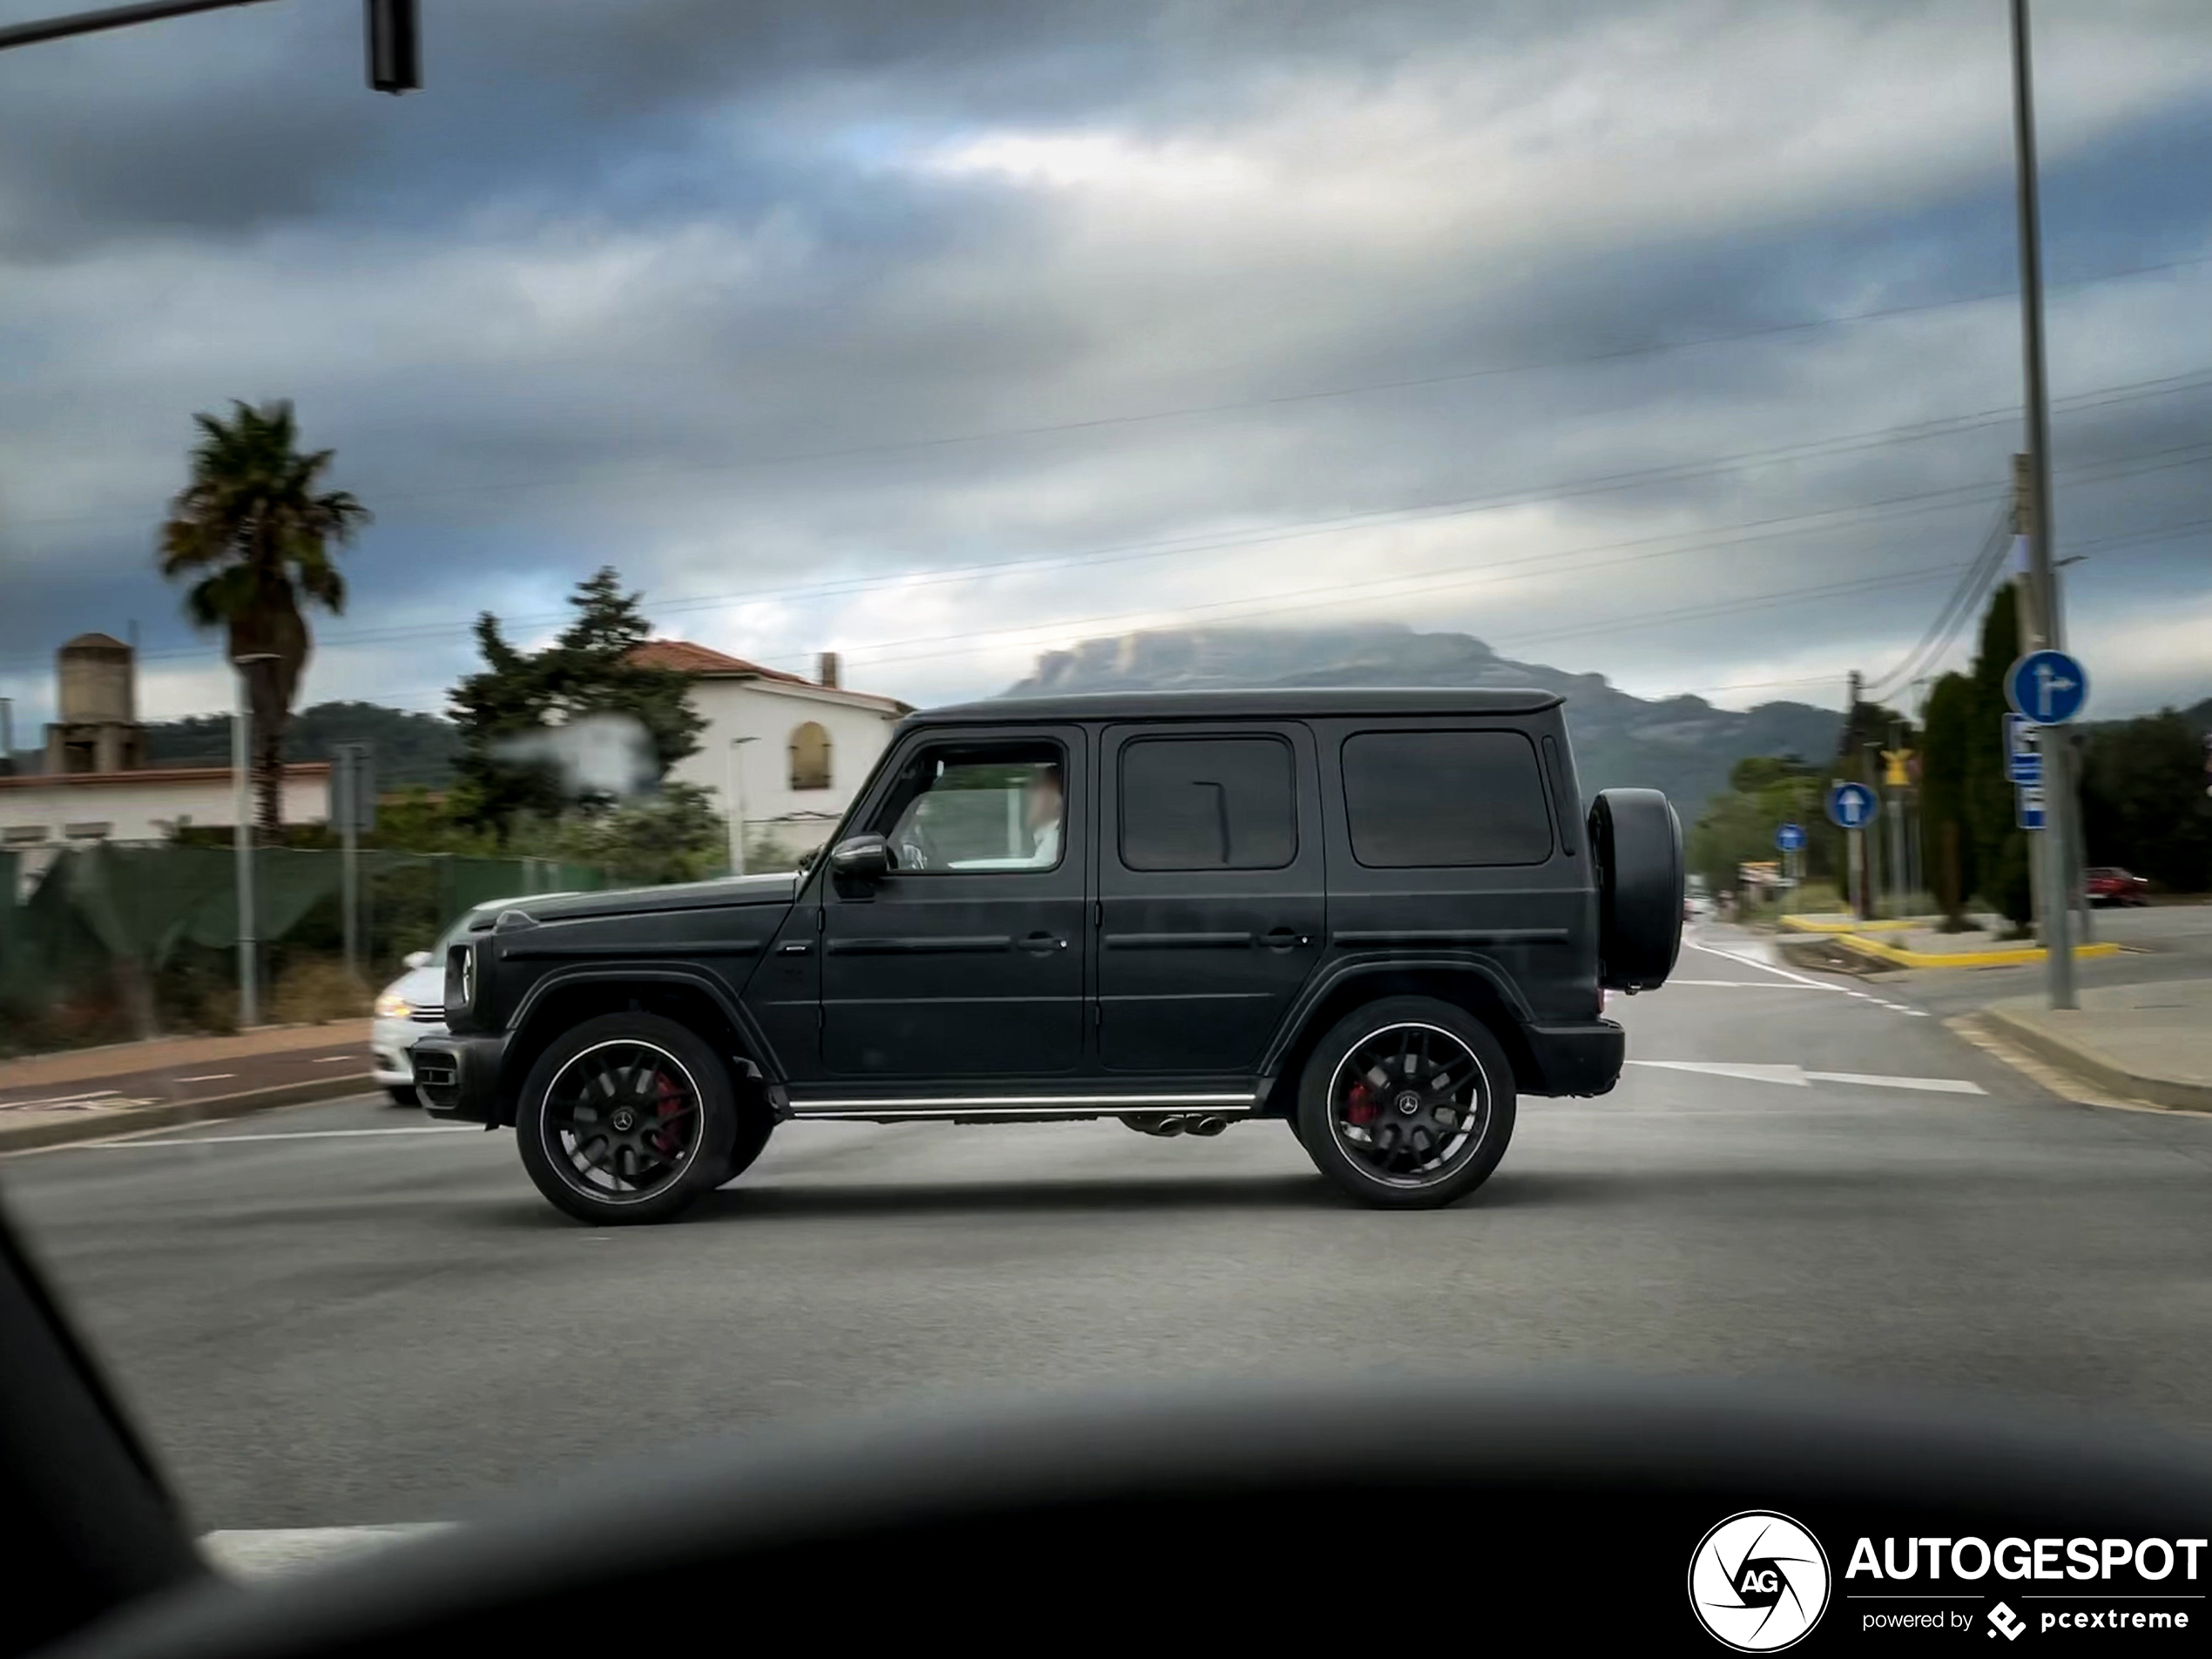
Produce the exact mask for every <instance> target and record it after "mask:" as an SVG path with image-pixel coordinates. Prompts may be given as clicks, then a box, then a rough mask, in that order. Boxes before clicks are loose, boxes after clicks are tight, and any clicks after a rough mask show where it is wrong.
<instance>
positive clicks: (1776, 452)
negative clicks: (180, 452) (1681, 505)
mask: <svg viewBox="0 0 2212 1659" xmlns="http://www.w3.org/2000/svg"><path fill="white" fill-rule="evenodd" d="M2205 387H2212V368H2197V369H2193V370H2189V371H2187V372H2184V373H2182V374H2168V375H2162V376H2160V377H2158V378H2157V379H2155V380H2148V381H2124V382H2120V383H2118V384H2115V385H2113V386H2106V387H2094V388H2088V389H2087V390H2085V391H2083V392H2080V393H2078V394H2076V395H2074V397H2073V398H2069V399H2066V400H2062V401H2061V404H2060V407H2061V408H2065V409H2066V410H2067V412H2068V413H2074V412H2075V411H2076V410H2079V409H2087V408H2105V407H2110V406H2112V405H2114V404H2118V403H2123V402H2131V401H2140V400H2142V399H2145V398H2155V397H2166V396H2172V395H2176V394H2179V393H2183V392H2188V391H2194V390H2197V389H2201V388H2205ZM2018 418H2019V415H2018V411H2017V410H2016V409H2013V408H1995V409H1984V410H1976V411H1973V412H1971V413H1968V414H1963V415H1945V416H1937V417H1932V418H1931V419H1929V420H1925V421H1908V422H1903V423H1900V424H1898V425H1894V426H1888V427H1876V428H1865V429H1862V430H1858V431H1854V432H1847V433H1838V434H1833V435H1830V436H1828V437H1825V438H1818V439H1810V440H1804V441H1802V442H1797V443H1790V444H1779V445H1774V446H1770V447H1768V448H1761V449H1750V450H1743V451H1738V452H1737V453H1735V454H1732V455H1721V456H1717V457H1714V458H1712V459H1710V460H1707V461H1703V462H1671V463H1667V464H1664V465H1661V466H1657V467H1649V468H1642V469H1631V470H1628V471H1622V472H1613V473H1607V474H1600V475H1594V476H1593V475H1585V476H1582V477H1578V478H1568V479H1564V480H1558V481H1554V482H1550V483H1547V484H1541V485H1533V486H1528V487H1527V488H1524V489H1513V490H1505V491H1496V492H1491V493H1489V494H1486V495H1480V496H1460V497H1455V498H1450V499H1446V500H1440V501H1432V502H1416V503H1410V504H1406V505H1400V506H1394V507H1385V508H1376V509H1367V510H1366V511H1360V512H1353V513H1347V514H1336V515H1332V516H1327V517H1323V518H1316V519H1305V520H1291V521H1286V522H1283V523H1277V524H1275V525H1271V526H1259V527H1255V528H1254V529H1251V530H1247V531H1236V532H1229V533H1225V534H1223V535H1218V536H1172V537H1166V538H1162V539H1160V540H1157V541H1149V542H1140V543H1123V544H1119V545H1113V546H1107V547H1103V548H1097V549H1091V550H1086V551H1083V552H1080V553H1074V554H1055V555H1042V556H1028V557H1024V558H1018V559H1007V560H998V561H990V562H982V563H972V564H966V565H954V566H949V567H942V568H940V569H936V570H923V571H921V572H918V573H907V574H900V575H895V576H890V577H844V578H838V579H833V580H831V581H827V582H821V583H806V584H803V585H800V586H796V587H782V588H752V589H739V590H734V591H729V592H723V593H717V594H701V595H692V596H688V597H677V598H674V599H662V600H658V601H656V602H655V604H654V605H653V612H654V614H655V615H656V616H657V617H667V616H673V615H681V614H685V613H687V612H690V611H694V610H720V609H725V608H729V607H732V606H735V605H739V604H748V603H754V604H758V603H784V604H790V603H794V602H799V601H803V600H808V599H820V598H833V597H843V596H847V595H853V594H860V593H867V592H873V591H881V590H894V589H895V590H901V591H905V590H913V589H915V588H920V587H926V586H934V585H938V584H941V583H948V582H963V581H973V580H976V579H979V578H984V577H993V576H1000V575H1008V574H1013V573H1015V572H1020V571H1042V570H1055V569H1072V568H1078V567H1087V566H1094V565H1101V564H1110V563H1130V562H1137V561H1142V560H1147V559H1155V558H1164V557H1170V556H1175V555H1177V554H1183V553H1190V552H1205V551H1216V550H1222V549H1233V548H1239V547H1246V546H1254V545H1260V544H1264V543H1268V542H1271V541H1276V540H1280V539H1285V538H1286V537H1304V536H1312V535H1318V534H1327V533H1332V532H1334V531H1338V530H1344V529H1360V528H1365V527H1368V526H1372V525H1375V524H1378V523H1381V522H1382V521H1385V520H1389V519H1396V520H1399V522H1402V523H1421V522H1425V521H1426V520H1427V519H1429V518H1433V517H1451V516H1461V515H1463V514H1467V513H1474V512H1482V511H1494V510H1497V511H1502V510H1505V509H1510V508H1513V507H1518V506H1529V505H1534V504H1537V503H1540V502H1547V501H1567V500H1574V499H1577V498H1580V497H1582V496H1591V495H1600V494H1608V493H1611V492H1613V491H1616V490H1622V489H1634V488H1636V487H1637V486H1639V485H1643V484H1655V483H1669V482H1682V481H1684V480H1688V479H1691V478H1696V477H1704V476H1712V475H1720V474H1723V473H1727V472H1731V471H1738V470H1743V469H1750V468H1756V467H1761V466H1768V465H1776V464H1785V463H1788V462H1797V461H1805V460H1814V459H1825V458H1827V457H1829V456H1831V455H1841V454H1850V453H1855V452H1858V451H1860V450H1864V449H1870V448H1880V447H1884V446H1885V445H1888V444H1892V443H1900V442H1920V441H1923V440H1925V439H1928V438H1935V437H1945V436H1950V435H1954V434H1957V433H1961V432H1966V431H1971V430H1975V429H1979V428H1986V427H1991V426H1998V425H2004V424H2008V423H2010V422H2011V421H2015V420H2017V419H2018ZM1967 488H1973V487H1972V486H1968V487H1967ZM1723 528H1724V529H1725V528H1727V527H1723ZM566 617H567V613H566V612H565V611H548V612H542V613H535V614H526V615H522V616H516V617H507V618H503V619H502V621H503V623H504V624H505V625H506V626H508V627H509V628H518V629H524V630H527V629H529V628H532V627H539V626H548V625H550V624H555V623H558V622H562V621H564V620H566ZM465 631H466V625H465V624H453V623H443V622H442V623H434V624H408V625H404V626H399V627H392V628H384V629H363V630H354V631H345V632H339V633H334V634H331V635H327V636H326V637H324V638H323V640H322V641H321V642H320V644H321V645H322V647H323V648H324V649H327V650H338V649H346V648H348V647H354V646H360V645H365V644H387V643H395V642H399V641H404V640H413V639H431V638H438V637H452V636H454V635H455V634H456V633H459V632H465ZM198 651H199V648H197V647H192V646H179V647H171V648H169V649H167V650H165V651H149V652H145V653H143V656H144V657H145V658H146V659H147V660H160V659H162V658H183V657H189V656H193V655H197V654H198ZM31 656H32V653H27V652H26V653H19V654H17V660H30V658H31Z"/></svg>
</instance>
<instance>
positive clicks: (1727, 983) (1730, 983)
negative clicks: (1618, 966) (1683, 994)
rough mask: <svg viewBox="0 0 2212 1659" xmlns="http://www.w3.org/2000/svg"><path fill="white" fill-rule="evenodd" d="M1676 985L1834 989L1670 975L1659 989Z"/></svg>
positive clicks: (1789, 989)
mask: <svg viewBox="0 0 2212 1659" xmlns="http://www.w3.org/2000/svg"><path fill="white" fill-rule="evenodd" d="M1676 985H1712V986H1718V987H1721V988H1724V989H1728V990H1733V991H1804V990H1815V989H1817V990H1823V991H1825V990H1831V989H1833V987H1832V986H1827V985H1821V986H1809V985H1777V983H1776V982H1775V981H1772V980H1770V979H1678V978H1676V977H1675V976H1674V975H1672V974H1669V976H1668V979H1667V983H1666V984H1665V985H1662V987H1660V988H1661V989H1662V990H1668V989H1671V988H1673V987H1675V986H1676ZM1647 995H1649V993H1647Z"/></svg>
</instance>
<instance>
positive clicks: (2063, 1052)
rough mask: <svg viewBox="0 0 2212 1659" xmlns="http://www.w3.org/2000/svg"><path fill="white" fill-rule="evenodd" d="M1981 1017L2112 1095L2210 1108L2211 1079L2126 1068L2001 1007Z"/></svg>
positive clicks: (2192, 1108)
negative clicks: (2193, 1080) (2206, 1081)
mask: <svg viewBox="0 0 2212 1659" xmlns="http://www.w3.org/2000/svg"><path fill="white" fill-rule="evenodd" d="M1981 1017H1982V1019H1983V1021H1984V1022H1986V1023H1987V1024H1988V1025H1991V1026H1993V1027H1994V1028H1996V1029H1997V1030H1998V1031H1999V1032H2000V1034H2001V1035H2004V1036H2006V1037H2007V1038H2009V1039H2010V1040H2011V1041H2013V1042H2017V1043H2019V1044H2020V1046H2021V1047H2022V1048H2024V1049H2028V1050H2030V1051H2031V1052H2032V1053H2033V1054H2034V1055H2037V1056H2038V1057H2039V1058H2040V1059H2043V1060H2047V1061H2048V1062H2051V1064H2053V1065H2054V1066H2057V1067H2059V1068H2060V1069H2063V1070H2066V1071H2070V1072H2073V1073H2074V1074H2075V1075H2076V1076H2081V1077H2086V1078H2087V1079H2088V1080H2089V1081H2090V1082H2094V1083H2095V1084H2096V1085H2097V1086H2098V1087H2100V1088H2101V1089H2110V1090H2111V1091H2112V1092H2113V1093H2114V1094H2116V1095H2125V1096H2132V1097H2133V1098H2134V1099H2137V1100H2147V1101H2151V1102H2153V1103H2155V1104H2157V1105H2161V1106H2171V1107H2175V1108H2176V1109H2180V1110H2182V1111H2185V1112H2212V1083H2200V1082H2190V1081H2189V1080H2188V1079H2187V1078H2185V1077H2161V1076H2155V1075H2152V1074H2148V1073H2145V1072H2140V1071H2129V1070H2128V1069H2127V1068H2126V1067H2124V1066H2121V1065H2119V1064H2116V1063H2115V1062H2113V1061H2112V1060H2111V1059H2109V1058H2107V1056H2106V1055H2101V1054H2100V1053H2098V1052H2097V1050H2096V1049H2092V1048H2090V1047H2089V1046H2088V1045H2087V1043H2080V1042H2074V1040H2073V1039H2072V1038H2071V1037H2063V1036H2060V1035H2059V1034H2058V1033H2057V1032H2055V1031H2046V1030H2045V1029H2043V1028H2042V1027H2040V1026H2039V1025H2036V1024H2034V1023H2033V1022H2030V1021H2027V1020H2023V1019H2020V1017H2019V1016H2017V1015H2011V1014H2007V1013H2006V1012H2005V1011H2004V1010H2002V1009H2001V1008H1984V1009H1983V1010H1982V1011H1981Z"/></svg>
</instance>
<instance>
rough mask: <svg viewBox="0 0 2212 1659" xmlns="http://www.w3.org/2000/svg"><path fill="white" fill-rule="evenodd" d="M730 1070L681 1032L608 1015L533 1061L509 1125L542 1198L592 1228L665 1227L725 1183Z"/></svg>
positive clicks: (667, 1023)
mask: <svg viewBox="0 0 2212 1659" xmlns="http://www.w3.org/2000/svg"><path fill="white" fill-rule="evenodd" d="M736 1126H737V1102H736V1100H735V1098H734V1097H733V1095H732V1089H731V1086H730V1073H729V1069H728V1068H727V1067H725V1065H724V1064H723V1063H722V1059H721V1056H720V1055H717V1054H716V1053H715V1051H714V1050H713V1049H712V1048H711V1047H710V1046H709V1045H708V1044H707V1043H706V1042H705V1041H704V1040H703V1039H702V1038H700V1037H699V1035H698V1034H697V1033H696V1032H694V1031H692V1030H691V1028H689V1027H688V1026H684V1025H679V1024H678V1022H675V1021H674V1020H671V1019H667V1018H664V1017H663V1016H662V1015H658V1014H644V1013H629V1014H603V1015H599V1016H598V1017H597V1019H592V1020H586V1021H585V1022H583V1024H582V1025H580V1026H578V1027H577V1028H576V1029H574V1030H573V1031H571V1032H570V1033H569V1034H568V1035H566V1036H564V1037H563V1038H562V1039H561V1040H560V1041H559V1042H556V1043H554V1044H553V1045H552V1046H551V1047H550V1048H549V1049H546V1050H545V1052H544V1053H543V1054H542V1055H538V1057H537V1062H536V1064H535V1065H533V1066H532V1067H531V1068H530V1073H529V1078H528V1080H527V1081H525V1082H524V1083H523V1094H522V1100H521V1102H520V1105H519V1109H518V1110H517V1111H516V1118H515V1136H516V1141H517V1142H519V1143H520V1145H521V1149H522V1154H523V1168H524V1169H525V1170H529V1177H530V1179H531V1180H532V1181H533V1182H535V1183H536V1185H537V1190H539V1191H540V1192H542V1193H543V1194H544V1195H545V1196H546V1197H548V1198H550V1199H551V1200H552V1202H553V1203H554V1204H556V1206H557V1207H559V1208H560V1209H562V1210H564V1211H567V1212H568V1213H569V1214H570V1215H571V1216H574V1217H576V1218H577V1220H578V1221H585V1222H590V1223H591V1224H594V1225H595V1226H603V1227H604V1226H607V1225H609V1224H621V1223H624V1222H641V1221H665V1220H667V1219H668V1218H669V1217H671V1216H673V1215H675V1214H676V1213H677V1212H678V1211H680V1210H682V1209H683V1208H684V1207H685V1205H687V1204H690V1203H691V1200H692V1199H694V1198H696V1197H698V1195H699V1194H700V1193H701V1192H703V1191H705V1190H707V1189H708V1188H710V1187H715V1186H719V1185H720V1184H722V1183H723V1182H724V1181H725V1180H727V1179H728V1178H729V1177H730V1175H731V1174H732V1170H730V1167H729V1165H730V1152H731V1150H732V1139H733V1137H734V1133H735V1130H736Z"/></svg>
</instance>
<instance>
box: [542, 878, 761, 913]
mask: <svg viewBox="0 0 2212 1659" xmlns="http://www.w3.org/2000/svg"><path fill="white" fill-rule="evenodd" d="M804 879H805V878H804V876H803V875H802V874H801V873H799V871H796V870H781V871H778V872H777V873H774V874H772V875H725V876H724V877H722V878H721V879H720V880H715V881H685V882H679V883H678V884H676V885H675V886H672V887H619V888H617V889H615V890H614V891H612V892H609V893H564V894H547V895H544V896H543V897H539V898H534V899H533V898H523V899H517V900H515V901H514V902H513V903H512V904H511V905H509V906H508V907H507V908H509V909H511V910H520V911H523V913H525V914H528V915H529V917H530V918H531V919H532V920H533V921H574V920H579V919H581V918H583V917H585V916H634V915H639V914H646V913H649V912H652V911H657V910H707V909H717V908H721V907H726V906H729V905H741V904H742V905H751V904H786V905H787V904H789V903H790V902H791V901H792V900H793V899H794V898H796V897H797V896H798V894H799V882H800V881H801V880H804Z"/></svg>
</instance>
